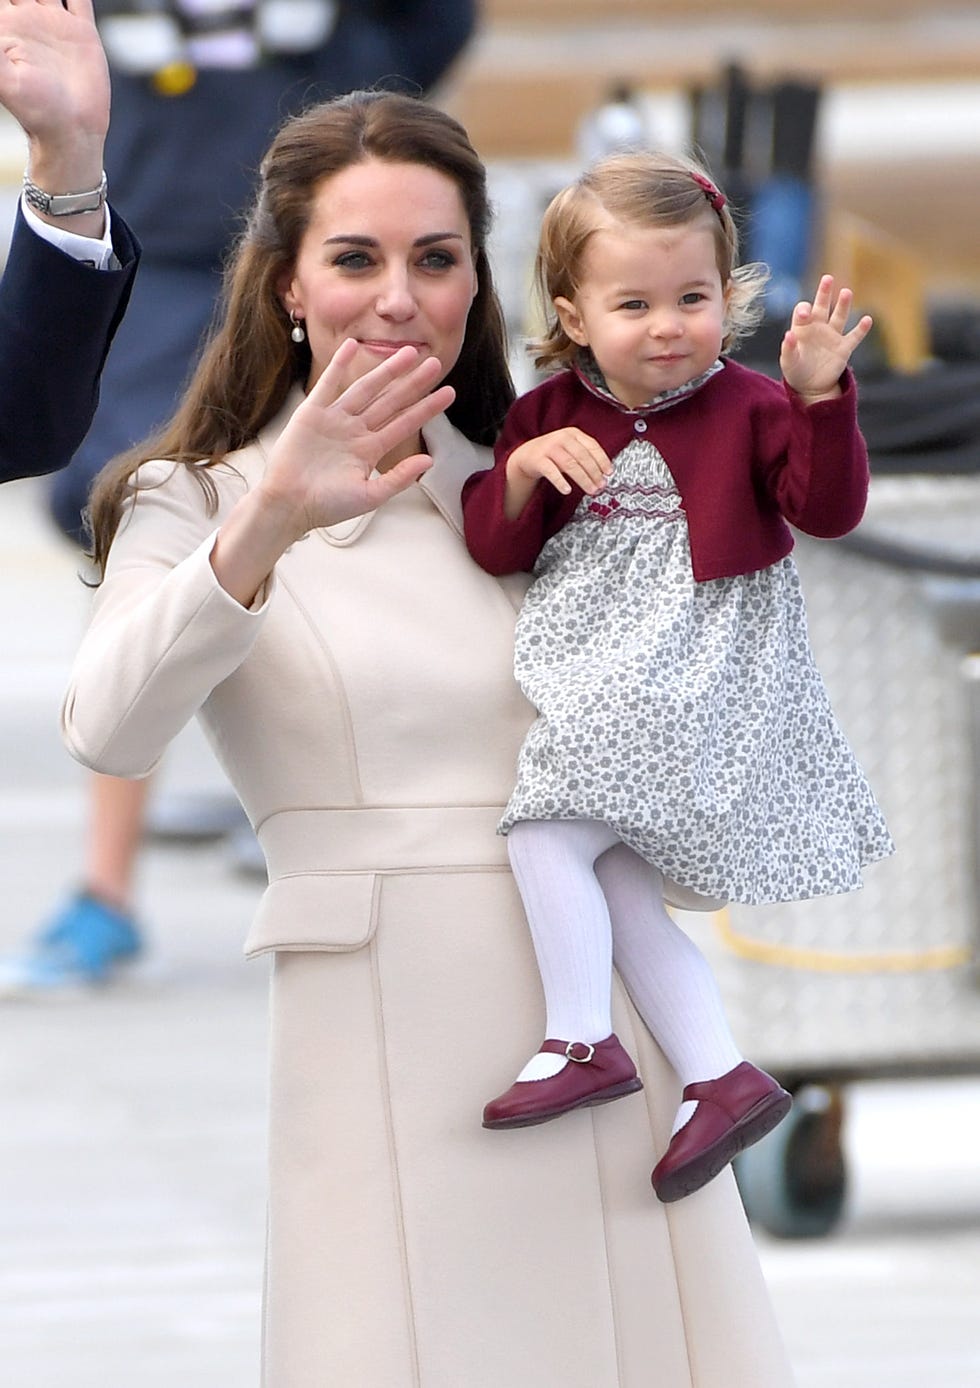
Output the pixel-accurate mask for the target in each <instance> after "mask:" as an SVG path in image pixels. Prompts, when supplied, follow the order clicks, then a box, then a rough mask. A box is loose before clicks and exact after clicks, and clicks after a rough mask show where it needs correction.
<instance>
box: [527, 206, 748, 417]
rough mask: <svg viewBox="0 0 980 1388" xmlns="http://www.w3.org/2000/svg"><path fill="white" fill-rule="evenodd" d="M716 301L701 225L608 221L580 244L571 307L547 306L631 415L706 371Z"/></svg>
mask: <svg viewBox="0 0 980 1388" xmlns="http://www.w3.org/2000/svg"><path fill="white" fill-rule="evenodd" d="M713 215H714V214H713V213H712V216H713ZM726 300H727V286H725V285H723V284H722V282H721V275H720V274H719V271H718V265H717V261H716V259H715V238H714V234H713V231H712V229H711V227H710V226H709V225H701V224H698V223H695V224H693V225H688V226H682V227H639V226H632V225H627V224H625V223H610V224H608V225H604V226H603V227H601V228H600V229H599V230H597V231H595V232H594V233H593V235H592V236H591V237H590V238H589V241H588V244H587V245H586V248H585V254H584V256H583V261H582V276H581V285H580V287H579V289H578V291H577V293H576V295H575V298H574V300H570V299H563V298H559V299H556V300H555V308H556V310H557V312H558V315H559V317H560V319H561V322H562V325H563V327H564V329H565V331H566V332H567V334H568V336H569V337H570V338H571V339H572V341H573V342H577V343H578V344H579V345H580V346H582V347H589V348H591V350H592V355H593V356H594V357H595V359H596V361H597V362H598V364H599V366H600V368H601V370H602V374H603V376H604V377H605V378H606V384H607V385H608V387H609V389H610V390H611V391H612V393H613V395H615V396H616V398H617V400H621V401H622V403H623V404H624V405H628V406H629V407H630V408H631V409H636V408H638V407H639V406H640V405H643V404H645V403H646V401H648V400H650V399H652V397H653V396H655V395H659V394H660V392H661V391H664V390H673V389H674V388H676V387H677V386H683V385H686V383H687V382H688V381H691V380H693V379H694V377H695V376H699V375H700V374H701V373H702V371H707V369H708V367H709V366H711V364H712V363H713V362H714V361H715V359H716V358H717V356H718V354H719V352H720V351H721V344H722V340H723V338H724V336H725V306H726Z"/></svg>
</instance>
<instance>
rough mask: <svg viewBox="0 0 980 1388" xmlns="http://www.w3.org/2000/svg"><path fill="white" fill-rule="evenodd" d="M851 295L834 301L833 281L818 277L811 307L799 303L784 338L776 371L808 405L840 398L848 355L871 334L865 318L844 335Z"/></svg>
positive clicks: (845, 292) (869, 321)
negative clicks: (818, 280)
mask: <svg viewBox="0 0 980 1388" xmlns="http://www.w3.org/2000/svg"><path fill="white" fill-rule="evenodd" d="M853 300H854V295H853V293H852V292H851V290H850V289H843V288H842V289H841V290H840V292H839V293H838V294H837V297H836V299H835V297H834V278H833V276H832V275H823V276H821V279H820V283H819V284H818V286H817V292H816V294H815V295H814V299H813V303H812V304H810V303H807V302H806V301H804V302H803V303H799V304H797V305H796V308H795V309H794V310H793V318H792V321H791V323H790V326H789V328H788V329H787V331H786V335H785V336H784V338H783V345H782V350H781V351H780V354H779V367H780V370H781V371H782V373H783V377H784V378H785V380H786V384H787V385H788V386H790V387H791V388H792V389H793V390H795V391H796V393H797V395H801V396H802V397H803V398H804V400H806V401H807V403H808V404H814V403H815V402H816V401H818V400H832V399H833V398H834V397H835V396H837V395H839V394H840V384H839V382H840V378H841V376H842V375H843V373H844V370H845V368H846V366H847V363H848V362H849V361H850V358H851V353H852V352H853V351H854V349H855V348H856V347H857V346H858V345H859V344H860V343H862V342H863V341H864V339H865V338H866V337H867V335H868V333H869V332H870V331H871V326H872V319H871V317H870V316H869V315H868V314H865V315H864V316H863V317H862V318H860V319H859V320H858V322H857V323H856V324H855V325H854V327H853V328H851V330H850V332H845V331H844V330H845V328H846V327H847V319H848V315H849V313H850V311H851V305H852V303H853Z"/></svg>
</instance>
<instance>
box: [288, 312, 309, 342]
mask: <svg viewBox="0 0 980 1388" xmlns="http://www.w3.org/2000/svg"><path fill="white" fill-rule="evenodd" d="M289 321H290V323H292V325H293V326H292V331H291V332H290V334H289V336H290V337H291V338H292V339H293V341H294V342H305V341H306V331H305V329H304V327H303V323H302V320H301V319H299V318H297V317H296V310H295V309H294V308H291V309H290V310H289Z"/></svg>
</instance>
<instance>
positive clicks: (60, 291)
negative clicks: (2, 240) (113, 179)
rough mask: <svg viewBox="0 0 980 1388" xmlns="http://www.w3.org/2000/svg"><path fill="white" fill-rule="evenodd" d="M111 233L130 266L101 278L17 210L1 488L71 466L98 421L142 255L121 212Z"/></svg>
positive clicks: (6, 324) (2, 302)
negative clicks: (105, 369)
mask: <svg viewBox="0 0 980 1388" xmlns="http://www.w3.org/2000/svg"><path fill="white" fill-rule="evenodd" d="M112 228H113V248H114V250H115V252H116V257H117V259H118V260H119V262H120V265H121V267H122V268H120V269H118V270H97V269H95V267H94V266H92V265H85V264H83V263H82V262H80V261H77V260H73V259H72V257H71V256H69V255H66V254H65V253H64V252H63V251H60V250H58V248H57V247H56V246H53V245H51V244H50V242H47V241H45V240H44V239H43V238H42V237H40V236H38V235H36V234H35V232H33V231H32V230H31V228H30V227H29V226H28V225H27V223H26V222H25V221H24V219H23V217H22V215H21V212H20V209H19V208H18V211H17V217H16V221H15V224H14V230H13V236H12V239H11V244H10V252H9V254H8V257H7V263H6V266H5V269H4V272H3V278H2V280H0V482H9V481H11V480H12V479H13V478H15V477H36V476H39V475H40V474H41V473H46V472H55V471H56V470H57V469H59V468H62V467H64V466H65V464H66V463H67V462H68V460H69V459H70V458H71V456H72V454H73V453H74V451H75V449H76V448H77V447H78V445H79V444H80V443H81V441H82V439H83V437H84V436H85V432H86V430H87V429H88V427H89V424H90V423H91V422H92V416H93V414H94V413H95V407H96V404H97V403H98V399H99V376H100V374H101V372H102V366H103V363H104V362H105V359H106V354H107V353H108V351H109V346H110V343H111V342H112V338H113V334H114V333H115V331H116V328H117V326H118V324H119V321H120V319H121V318H122V316H123V313H124V311H125V308H126V304H127V302H128V299H129V292H130V289H131V287H132V282H133V276H134V274H135V271H136V263H137V260H138V257H139V245H138V243H137V241H136V239H135V238H134V236H133V235H132V233H131V232H130V230H129V228H128V227H127V226H126V224H125V222H123V220H122V218H121V217H119V216H118V215H117V214H116V213H115V212H114V213H113V216H112Z"/></svg>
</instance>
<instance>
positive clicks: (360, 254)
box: [334, 251, 371, 270]
mask: <svg viewBox="0 0 980 1388" xmlns="http://www.w3.org/2000/svg"><path fill="white" fill-rule="evenodd" d="M370 264H371V258H370V256H369V255H368V254H367V253H366V252H365V251H344V252H343V254H341V255H338V256H337V258H336V259H335V260H334V265H337V266H339V267H340V269H342V270H363V269H364V267H365V266H366V265H370Z"/></svg>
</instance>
